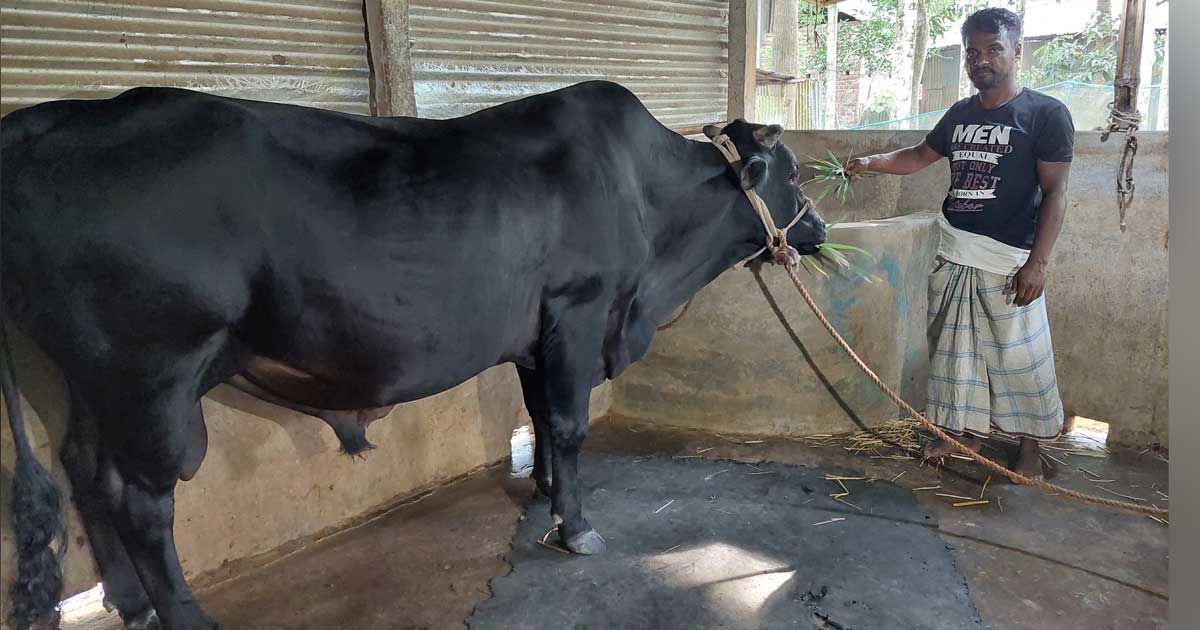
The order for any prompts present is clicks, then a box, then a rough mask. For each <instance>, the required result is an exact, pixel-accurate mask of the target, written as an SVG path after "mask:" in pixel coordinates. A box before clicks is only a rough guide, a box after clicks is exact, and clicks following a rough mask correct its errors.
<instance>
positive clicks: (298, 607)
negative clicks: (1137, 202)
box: [63, 419, 1169, 630]
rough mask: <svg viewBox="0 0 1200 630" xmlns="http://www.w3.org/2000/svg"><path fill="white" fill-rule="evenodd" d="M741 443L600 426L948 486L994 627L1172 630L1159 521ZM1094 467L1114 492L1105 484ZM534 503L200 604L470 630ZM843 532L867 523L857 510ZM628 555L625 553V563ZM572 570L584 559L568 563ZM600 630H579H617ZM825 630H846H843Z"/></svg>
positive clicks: (1136, 457) (849, 512)
mask: <svg viewBox="0 0 1200 630" xmlns="http://www.w3.org/2000/svg"><path fill="white" fill-rule="evenodd" d="M734 440H735V439H732V438H723V437H719V436H713V435H708V434H703V433H692V432H679V431H669V432H668V431H660V430H656V429H653V428H649V427H644V426H638V425H636V424H632V423H628V422H625V421H622V420H620V419H609V420H606V421H604V422H601V423H598V424H596V425H595V426H594V428H593V431H592V435H591V437H590V438H589V440H588V444H587V448H588V450H589V451H591V452H592V453H593V455H595V456H599V455H600V454H605V453H615V454H621V455H628V456H635V457H638V456H644V457H650V456H660V455H664V456H683V457H687V458H689V459H690V458H693V457H695V456H697V455H699V456H700V457H702V458H708V459H724V460H734V461H739V462H750V463H759V462H778V463H782V464H792V465H799V466H807V467H815V468H820V469H821V470H829V469H840V470H853V471H860V473H861V474H858V475H856V476H865V477H870V478H874V479H878V480H881V481H882V482H892V481H894V483H895V485H897V486H902V487H904V488H908V489H910V490H911V489H914V488H922V487H929V486H935V485H937V486H940V488H938V489H937V490H936V491H916V492H914V493H913V494H914V496H915V497H916V498H917V501H918V502H919V504H920V507H921V508H923V509H924V510H925V511H927V513H928V514H929V515H931V516H932V521H933V522H936V528H937V533H938V535H940V536H941V537H942V539H943V540H944V543H945V545H946V546H948V547H949V548H950V549H951V550H952V554H953V559H954V564H955V565H956V567H957V572H958V573H959V574H961V576H962V577H965V579H966V583H967V587H968V590H969V597H970V599H971V601H972V602H973V604H974V607H975V610H976V611H977V612H978V618H979V620H980V622H981V624H980V625H981V627H984V628H1004V629H1023V628H1056V629H1059V628H1061V629H1067V630H1069V629H1075V628H1078V629H1080V630H1098V629H1102V628H1121V629H1127V628H1128V629H1139V628H1164V627H1166V616H1167V596H1166V593H1167V528H1166V527H1164V526H1163V525H1161V524H1159V523H1156V522H1154V521H1152V520H1150V519H1149V518H1146V517H1143V516H1136V515H1130V514H1124V513H1118V512H1112V511H1107V510H1103V509H1099V508H1092V507H1089V506H1086V505H1082V504H1078V503H1075V502H1073V501H1069V500H1064V499H1062V498H1056V497H1049V496H1044V495H1042V494H1040V493H1039V492H1037V491H1035V490H1032V489H1030V488H1019V487H1013V486H1010V485H1008V484H1007V483H1005V482H1003V481H999V482H997V481H996V480H992V482H991V483H989V484H988V486H987V488H986V492H985V496H986V497H987V498H988V499H990V500H991V501H992V502H991V503H990V504H988V505H986V506H982V507H964V508H953V507H951V506H950V503H952V502H954V501H956V499H951V498H946V497H938V496H935V492H937V493H945V494H953V495H960V496H966V497H975V496H978V495H979V494H980V491H981V486H982V485H983V482H984V480H985V478H986V475H985V474H984V473H982V471H981V469H979V468H978V467H977V466H976V465H974V464H973V463H970V462H963V461H957V460H948V463H947V464H946V466H945V467H942V468H937V469H935V468H932V467H929V466H925V467H921V468H918V467H917V466H916V462H911V461H895V460H888V459H870V458H868V457H863V456H858V455H851V454H849V453H846V452H845V451H844V450H842V449H840V448H831V447H826V448H813V447H810V446H805V445H803V444H798V443H796V442H793V441H788V440H766V441H762V442H760V443H754V444H744V443H740V442H738V441H734ZM998 448H1001V449H1002V448H1003V445H1002V444H1001V445H998ZM986 452H988V453H990V454H992V455H996V453H995V452H993V451H991V450H989V451H986ZM1049 452H1050V453H1051V454H1052V455H1053V456H1054V457H1056V458H1058V459H1059V460H1061V461H1062V464H1065V465H1062V464H1055V467H1056V469H1057V470H1055V471H1054V472H1055V476H1054V478H1053V480H1054V481H1055V482H1057V483H1059V484H1060V485H1063V486H1066V487H1069V488H1076V489H1083V490H1086V491H1089V492H1091V493H1094V494H1101V495H1105V496H1107V495H1106V494H1105V493H1104V492H1102V491H1099V490H1098V487H1100V486H1103V487H1105V488H1107V489H1108V490H1111V491H1113V492H1118V493H1121V494H1126V495H1130V496H1137V497H1142V498H1145V499H1146V500H1147V502H1151V501H1153V502H1157V503H1158V504H1159V505H1167V503H1166V500H1165V498H1164V496H1163V495H1167V494H1169V491H1168V488H1167V464H1166V463H1165V462H1164V461H1161V460H1160V459H1158V458H1157V457H1156V456H1154V455H1153V454H1152V453H1145V454H1138V453H1133V452H1124V451H1120V450H1118V449H1112V453H1111V455H1109V456H1107V457H1104V458H1098V457H1088V456H1080V455H1071V454H1068V453H1066V452H1062V451H1049ZM1092 454H1097V453H1096V452H1093V453H1092ZM1080 467H1082V468H1086V469H1087V470H1088V471H1090V472H1092V473H1095V474H1096V475H1098V476H1099V477H1102V478H1103V479H1106V480H1108V479H1111V480H1113V481H1112V482H1109V483H1103V484H1101V483H1097V482H1094V481H1093V479H1094V478H1093V477H1090V476H1089V475H1087V474H1085V473H1083V472H1081V471H1079V470H1078V468H1080ZM901 473H903V474H901ZM583 474H584V475H586V474H587V468H586V467H584V468H583ZM897 475H899V477H897ZM818 478H819V477H818ZM821 483H824V484H825V485H826V486H827V487H818V488H817V489H816V491H817V494H818V495H819V494H829V493H834V492H838V491H839V488H838V487H837V485H836V482H831V481H823V480H822V481H821ZM845 483H847V484H849V486H850V487H849V488H848V489H849V490H850V491H851V495H850V497H848V499H855V498H858V497H856V496H855V494H854V493H855V492H858V493H859V495H858V496H859V497H864V498H865V497H866V496H867V495H866V492H865V487H864V486H861V485H856V484H864V483H865V482H863V481H848V482H845ZM1159 493H1162V494H1159ZM531 496H532V483H531V482H530V481H529V480H527V479H512V478H510V477H509V474H508V470H507V466H502V467H495V468H492V469H488V470H486V471H484V472H481V473H479V474H476V475H474V476H472V477H470V478H467V479H465V480H463V481H460V482H457V483H455V484H452V485H450V486H447V487H445V488H442V489H440V490H439V491H437V492H435V493H433V494H431V495H429V496H426V497H424V498H422V499H421V500H419V501H416V502H413V503H411V504H409V505H406V506H403V507H400V508H397V509H395V510H394V511H392V512H389V513H387V514H385V515H383V516H381V517H379V518H377V519H375V520H372V521H370V522H368V523H365V524H363V525H361V526H359V527H357V528H354V529H351V530H347V531H344V532H341V533H339V534H336V535H334V536H332V537H329V538H327V539H324V540H321V541H317V542H314V543H312V544H308V545H305V546H303V547H302V548H300V549H299V550H298V551H296V552H294V553H291V554H290V555H287V556H284V557H282V558H278V559H276V560H274V561H273V562H271V563H270V564H268V565H266V566H260V567H257V568H254V569H251V570H247V571H244V572H241V573H240V574H239V575H236V576H234V577H231V578H229V579H227V580H224V581H222V582H220V583H217V584H215V585H211V586H208V587H203V588H201V589H199V596H200V599H201V600H202V601H203V602H204V604H205V605H206V606H207V608H208V610H210V611H211V612H212V613H213V614H214V615H215V616H217V617H218V618H219V619H221V620H223V621H224V622H225V623H226V626H227V627H228V628H229V629H231V630H240V629H243V628H246V629H275V628H278V629H283V628H287V629H295V630H309V629H313V630H315V629H318V628H320V629H322V630H324V629H329V628H362V629H367V628H438V629H441V628H463V627H464V625H465V620H467V619H468V618H469V617H470V616H471V615H472V612H473V611H475V610H476V609H477V607H478V608H479V609H480V610H484V609H485V608H486V606H480V605H481V604H483V603H485V602H488V603H489V605H490V604H491V602H489V599H490V598H491V597H492V592H491V589H490V587H489V582H490V580H491V579H492V578H493V577H498V576H504V575H506V574H508V573H509V572H510V566H509V565H508V564H507V563H506V562H505V558H506V557H517V556H516V555H515V551H514V549H515V548H514V535H515V534H516V533H517V532H518V525H519V524H520V520H521V519H522V518H524V517H523V516H522V514H523V511H524V508H525V506H526V505H528V504H529V503H530V502H531ZM822 499H823V497H822ZM864 507H867V509H868V510H870V508H871V506H869V505H868V506H864ZM532 509H535V510H539V512H537V513H531V514H530V518H534V517H537V518H541V517H544V516H545V515H543V514H541V513H540V511H544V510H545V509H546V508H545V505H543V504H541V503H537V504H535V505H533V506H532ZM833 516H838V517H844V518H847V519H854V518H857V517H858V516H859V515H858V514H857V513H856V512H855V511H854V510H853V509H851V508H849V507H847V508H845V509H844V511H843V512H840V513H837V514H834V515H833ZM593 520H597V519H593ZM524 542H528V541H523V539H522V540H519V541H517V545H518V546H520V545H521V544H522V543H524ZM617 542H618V541H610V553H613V549H612V548H611V547H612V545H613V544H617ZM631 544H632V543H631ZM518 550H519V549H518ZM543 551H545V552H546V554H548V555H550V554H554V552H553V551H551V550H548V549H543ZM563 560H564V561H568V562H569V561H572V560H573V559H571V558H566V557H565V556H564V557H563ZM585 562H586V560H585ZM914 590H915V589H914ZM595 596H596V597H601V598H602V597H603V591H600V590H597V591H596V593H595ZM497 599H499V597H497ZM493 601H494V600H493ZM611 605H612V606H621V605H622V602H621V601H619V600H617V601H613V602H612V603H611ZM928 605H929V602H928V601H923V600H922V599H921V598H920V597H912V598H911V601H906V602H905V603H904V604H902V606H904V607H905V610H903V611H901V610H899V609H896V612H897V614H899V613H901V612H903V613H906V614H905V615H904V616H905V617H908V618H914V617H910V616H909V615H911V614H918V613H920V612H921V611H923V610H924V609H925V608H926V606H928ZM915 618H919V617H915ZM116 621H117V620H116V619H115V616H113V615H104V614H102V613H98V612H94V611H93V613H91V614H81V613H76V614H74V615H72V619H71V620H70V622H69V623H66V624H64V625H63V628H64V629H65V630H83V629H84V628H87V629H88V630H101V629H103V630H108V629H115V628H119V627H120V626H119V623H117V622H116ZM597 621H598V620H593V621H592V623H591V624H586V623H585V624H578V627H587V626H590V627H594V628H600V627H602V625H601V624H599V623H597ZM726 621H728V620H726ZM803 623H807V624H809V625H801V622H800V621H798V622H797V624H798V625H797V626H796V627H802V628H803V627H821V626H815V625H812V620H811V619H805V620H803ZM934 625H937V624H933V623H930V624H928V625H924V624H921V625H917V626H913V627H931V626H934ZM702 627H705V626H702ZM706 627H715V626H706ZM723 627H743V626H739V625H737V624H736V622H735V623H734V624H733V625H728V624H727V625H725V626H723ZM744 627H752V624H751V625H747V626H744ZM824 627H830V628H832V627H843V626H841V625H839V624H837V622H836V619H830V620H829V624H828V625H825V626H824ZM849 627H854V626H849ZM906 627H908V626H906Z"/></svg>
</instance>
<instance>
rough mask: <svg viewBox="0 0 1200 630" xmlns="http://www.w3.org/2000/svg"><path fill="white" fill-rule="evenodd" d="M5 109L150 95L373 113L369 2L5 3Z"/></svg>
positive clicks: (0, 9) (0, 57)
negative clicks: (365, 10) (186, 92)
mask: <svg viewBox="0 0 1200 630" xmlns="http://www.w3.org/2000/svg"><path fill="white" fill-rule="evenodd" d="M0 37H2V38H3V43H2V49H0V66H2V67H0V82H2V86H0V110H2V111H3V112H4V113H8V112H9V111H12V110H13V109H17V108H19V107H25V106H28V105H32V104H35V103H39V102H42V101H46V100H51V99H61V98H104V97H108V96H112V95H115V94H118V93H120V92H121V91H123V90H125V89H127V88H130V87H134V86H139V85H154V86H176V87H186V88H191V89H196V90H202V91H205V92H212V93H217V94H223V95H227V96H237V97H242V98H252V99H259V100H268V101H279V102H286V103H297V104H302V105H309V106H315V107H325V108H329V109H336V110H341V111H348V112H355V113H363V114H365V113H369V96H368V95H369V86H368V74H369V73H368V68H367V52H366V35H365V29H364V26H363V15H362V3H361V0H165V1H163V0H101V1H80V0H17V1H14V0H4V3H3V5H2V6H0Z"/></svg>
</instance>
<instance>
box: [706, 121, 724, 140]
mask: <svg viewBox="0 0 1200 630" xmlns="http://www.w3.org/2000/svg"><path fill="white" fill-rule="evenodd" d="M704 135H706V136H708V139H709V140H712V139H713V138H716V137H717V136H719V135H721V128H720V127H718V126H716V125H704Z"/></svg>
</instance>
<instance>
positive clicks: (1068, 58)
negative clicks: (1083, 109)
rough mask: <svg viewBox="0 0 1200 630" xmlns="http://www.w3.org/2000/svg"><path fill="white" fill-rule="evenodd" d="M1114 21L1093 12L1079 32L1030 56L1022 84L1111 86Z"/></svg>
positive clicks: (1114, 62)
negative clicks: (1072, 83)
mask: <svg viewBox="0 0 1200 630" xmlns="http://www.w3.org/2000/svg"><path fill="white" fill-rule="evenodd" d="M1117 27H1118V24H1117V20H1116V19H1114V18H1113V17H1112V16H1110V15H1104V14H1103V13H1099V12H1097V13H1096V14H1094V15H1093V16H1092V19H1091V20H1090V21H1089V22H1088V25H1087V28H1085V29H1084V30H1083V31H1082V32H1080V33H1074V34H1070V35H1060V36H1058V37H1055V38H1054V39H1052V40H1050V41H1049V42H1047V43H1046V44H1045V45H1044V46H1042V47H1041V48H1039V49H1038V50H1037V51H1036V52H1035V53H1034V62H1035V63H1034V64H1033V67H1032V68H1031V69H1030V71H1029V73H1028V76H1026V77H1025V84H1026V85H1029V86H1031V87H1041V86H1045V85H1051V84H1054V83H1059V82H1061V81H1081V82H1084V83H1111V82H1112V81H1113V78H1114V75H1115V73H1116V68H1117V39H1118V31H1117Z"/></svg>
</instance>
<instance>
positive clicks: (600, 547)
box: [565, 529, 608, 556]
mask: <svg viewBox="0 0 1200 630" xmlns="http://www.w3.org/2000/svg"><path fill="white" fill-rule="evenodd" d="M565 545H566V547H567V549H568V550H570V551H571V553H577V554H579V555H582V556H594V555H596V554H601V553H604V551H605V550H606V549H608V543H606V542H604V537H603V536H601V535H600V534H599V532H597V531H596V530H594V529H589V530H587V531H586V532H583V533H580V534H575V535H574V536H572V537H571V538H569V539H568V540H567V541H566V543H565Z"/></svg>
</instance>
